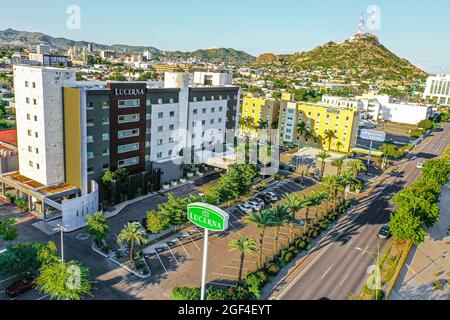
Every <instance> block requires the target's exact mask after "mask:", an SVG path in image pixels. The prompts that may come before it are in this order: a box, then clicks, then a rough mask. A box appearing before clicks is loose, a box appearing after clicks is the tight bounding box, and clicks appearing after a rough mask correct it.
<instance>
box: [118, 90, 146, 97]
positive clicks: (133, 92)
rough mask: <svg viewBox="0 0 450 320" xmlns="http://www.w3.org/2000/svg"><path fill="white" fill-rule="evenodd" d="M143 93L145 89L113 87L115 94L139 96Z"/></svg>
mask: <svg viewBox="0 0 450 320" xmlns="http://www.w3.org/2000/svg"><path fill="white" fill-rule="evenodd" d="M144 94H145V89H114V95H116V96H140V95H144Z"/></svg>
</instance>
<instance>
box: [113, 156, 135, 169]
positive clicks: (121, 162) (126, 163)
mask: <svg viewBox="0 0 450 320" xmlns="http://www.w3.org/2000/svg"><path fill="white" fill-rule="evenodd" d="M137 164H139V157H133V158H128V159H123V160H119V162H118V164H117V166H118V167H119V168H123V167H129V166H134V165H137Z"/></svg>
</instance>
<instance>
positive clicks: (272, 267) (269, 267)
mask: <svg viewBox="0 0 450 320" xmlns="http://www.w3.org/2000/svg"><path fill="white" fill-rule="evenodd" d="M265 270H266V273H267V274H268V275H269V276H276V275H277V274H278V272H280V268H279V267H278V266H277V264H276V263H273V262H270V263H267V264H266V266H265Z"/></svg>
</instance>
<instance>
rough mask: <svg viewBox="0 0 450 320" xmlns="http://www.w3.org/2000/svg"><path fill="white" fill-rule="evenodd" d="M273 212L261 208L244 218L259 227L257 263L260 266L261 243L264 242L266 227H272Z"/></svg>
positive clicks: (261, 255)
mask: <svg viewBox="0 0 450 320" xmlns="http://www.w3.org/2000/svg"><path fill="white" fill-rule="evenodd" d="M272 217H273V212H272V211H270V210H267V209H266V210H261V211H258V212H252V213H250V214H249V215H248V216H247V217H246V218H245V220H246V221H247V222H249V223H252V224H254V225H255V226H256V227H257V228H258V229H259V258H258V265H259V266H262V257H263V250H262V248H263V244H264V236H265V234H266V229H267V228H272V227H273V226H274V224H273V220H272Z"/></svg>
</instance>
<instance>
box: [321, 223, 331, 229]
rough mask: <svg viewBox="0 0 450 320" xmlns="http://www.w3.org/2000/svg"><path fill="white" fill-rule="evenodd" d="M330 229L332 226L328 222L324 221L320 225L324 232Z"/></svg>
mask: <svg viewBox="0 0 450 320" xmlns="http://www.w3.org/2000/svg"><path fill="white" fill-rule="evenodd" d="M329 227H330V224H329V223H328V222H325V221H324V222H322V223H321V224H320V229H322V230H327V229H328V228H329Z"/></svg>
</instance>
